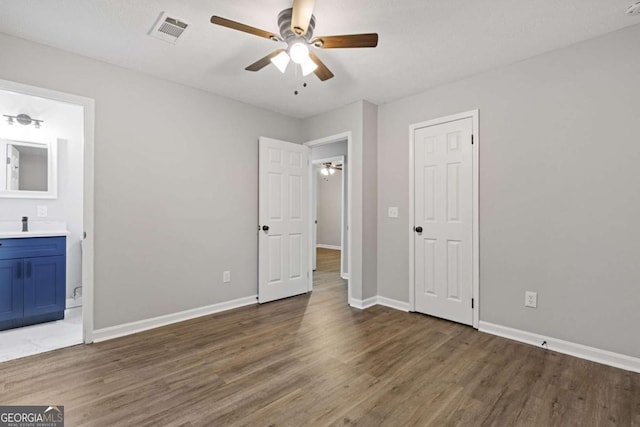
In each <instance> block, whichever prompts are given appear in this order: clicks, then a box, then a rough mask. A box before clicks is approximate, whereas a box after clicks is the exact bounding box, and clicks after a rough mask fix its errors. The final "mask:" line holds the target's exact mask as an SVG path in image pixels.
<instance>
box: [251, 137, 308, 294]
mask: <svg viewBox="0 0 640 427" xmlns="http://www.w3.org/2000/svg"><path fill="white" fill-rule="evenodd" d="M259 163H260V165H259V176H260V178H259V179H260V181H259V187H260V188H259V193H260V196H259V227H260V230H259V231H258V233H259V236H260V237H259V240H258V246H259V256H258V258H259V267H258V270H259V271H258V301H259V302H261V303H263V302H267V301H273V300H276V299H280V298H286V297H290V296H293V295H298V294H302V293H305V292H308V291H309V290H310V288H309V277H310V272H309V259H310V255H311V254H310V253H309V240H308V239H309V230H310V228H311V227H310V220H311V219H310V212H309V210H310V207H309V200H310V197H309V193H308V192H309V184H308V182H309V181H308V177H309V169H308V167H309V147H306V146H304V145H299V144H293V143H290V142H284V141H277V140H275V139H269V138H260V162H259Z"/></svg>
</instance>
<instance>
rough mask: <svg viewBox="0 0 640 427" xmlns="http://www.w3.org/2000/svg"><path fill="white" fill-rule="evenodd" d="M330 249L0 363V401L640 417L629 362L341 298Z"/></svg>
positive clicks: (166, 417) (244, 410) (94, 415)
mask: <svg viewBox="0 0 640 427" xmlns="http://www.w3.org/2000/svg"><path fill="white" fill-rule="evenodd" d="M338 255H339V254H338V253H336V251H328V250H321V251H320V253H319V259H318V271H317V272H316V281H315V288H314V291H313V293H312V294H311V295H302V296H298V297H294V298H288V299H285V300H281V301H276V302H273V303H269V304H265V305H261V306H258V305H256V306H250V307H245V308H241V309H237V310H233V311H228V312H225V313H219V314H216V315H211V316H206V317H202V318H198V319H194V320H190V321H187V322H182V323H179V324H174V325H171V326H167V327H163V328H160V329H155V330H152V331H148V332H144V333H140V334H137V335H132V336H128V337H124V338H119V339H115V340H111V341H108V342H104V343H100V344H93V345H88V346H76V347H71V348H67V349H63V350H57V351H54V352H51V353H47V354H41V355H37V356H32V357H28V358H24V359H20V360H15V361H11V362H6V363H1V364H0V404H2V405H7V404H34V405H35V404H37V405H49V404H60V405H64V406H65V414H66V425H67V426H133V425H135V426H147V425H148V426H180V425H183V426H212V425H215V426H218V425H251V426H271V425H273V426H276V425H277V426H280V425H283V426H284V425H286V426H303V425H336V426H338V425H341V426H342V425H362V426H375V425H389V426H404V425H421V426H425V425H433V426H441V425H461V426H475V425H495V426H509V425H519V426H520V425H521V426H606V425H622V426H633V425H636V426H640V374H634V373H631V372H627V371H623V370H619V369H615V368H611V367H608V366H604V365H599V364H596V363H592V362H588V361H584V360H581V359H576V358H573V357H570V356H565V355H562V354H558V353H554V352H550V351H547V350H543V349H541V348H535V347H532V346H529V345H525V344H520V343H517V342H513V341H509V340H507V339H503V338H499V337H494V336H491V335H487V334H484V333H480V332H478V331H475V330H474V329H472V328H469V327H465V326H461V325H458V324H455V323H450V322H447V321H443V320H439V319H434V318H431V317H428V316H424V315H420V314H409V313H403V312H400V311H396V310H393V309H390V308H386V307H380V306H376V307H373V308H370V309H368V310H365V311H360V310H356V309H352V308H349V307H348V306H347V304H346V299H347V296H346V284H345V282H344V281H343V280H341V279H339V276H338V265H339V258H338ZM0 345H1V343H0Z"/></svg>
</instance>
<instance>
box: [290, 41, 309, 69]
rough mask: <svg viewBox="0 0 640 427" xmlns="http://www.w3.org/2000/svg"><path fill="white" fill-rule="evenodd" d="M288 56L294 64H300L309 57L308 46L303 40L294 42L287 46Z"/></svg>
mask: <svg viewBox="0 0 640 427" xmlns="http://www.w3.org/2000/svg"><path fill="white" fill-rule="evenodd" d="M289 56H290V57H291V60H292V61H293V62H295V63H296V64H302V63H303V62H305V61H307V60H308V59H309V48H308V47H307V45H306V44H305V43H303V42H300V41H297V42H294V43H292V44H291V46H289Z"/></svg>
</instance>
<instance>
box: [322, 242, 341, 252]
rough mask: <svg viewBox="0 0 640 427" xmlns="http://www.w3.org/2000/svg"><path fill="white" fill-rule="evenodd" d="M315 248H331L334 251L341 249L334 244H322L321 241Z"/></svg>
mask: <svg viewBox="0 0 640 427" xmlns="http://www.w3.org/2000/svg"><path fill="white" fill-rule="evenodd" d="M316 248H321V249H333V250H334V251H340V250H342V247H341V246H336V245H324V244H322V243H318V244H317V245H316Z"/></svg>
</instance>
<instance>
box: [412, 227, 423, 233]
mask: <svg viewBox="0 0 640 427" xmlns="http://www.w3.org/2000/svg"><path fill="white" fill-rule="evenodd" d="M414 230H415V231H416V233H422V227H420V226H418V227H416V228H414Z"/></svg>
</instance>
